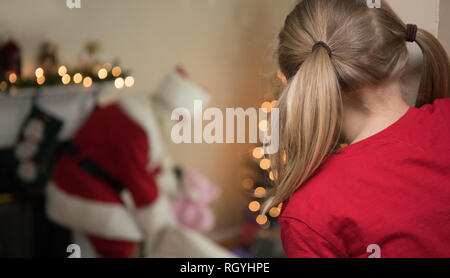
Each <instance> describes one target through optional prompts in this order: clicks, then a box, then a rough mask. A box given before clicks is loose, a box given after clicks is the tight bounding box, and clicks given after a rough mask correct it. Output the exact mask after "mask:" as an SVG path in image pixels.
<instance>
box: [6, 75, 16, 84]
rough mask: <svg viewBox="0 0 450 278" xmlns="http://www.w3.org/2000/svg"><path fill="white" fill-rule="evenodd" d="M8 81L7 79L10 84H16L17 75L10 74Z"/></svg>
mask: <svg viewBox="0 0 450 278" xmlns="http://www.w3.org/2000/svg"><path fill="white" fill-rule="evenodd" d="M8 79H9V82H10V83H12V84H14V83H16V81H17V74H15V73H14V72H12V73H10V74H9V78H8Z"/></svg>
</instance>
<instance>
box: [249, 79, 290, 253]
mask: <svg viewBox="0 0 450 278" xmlns="http://www.w3.org/2000/svg"><path fill="white" fill-rule="evenodd" d="M277 83H278V84H279V85H281V86H279V87H280V88H283V87H284V86H285V85H286V79H285V78H284V76H283V75H282V74H281V73H278V75H277ZM278 91H281V90H278ZM276 104H277V101H276V100H275V95H274V94H267V95H266V96H265V102H264V103H263V104H262V105H261V108H263V109H265V111H266V113H267V114H268V116H269V117H270V114H271V112H272V109H273V108H275V107H276ZM268 123H269V121H267V120H261V121H260V123H259V129H260V130H261V131H263V132H265V131H267V130H268V129H269V124H268ZM246 164H247V167H248V168H249V169H250V171H251V174H250V175H249V176H248V177H246V178H245V179H243V180H242V187H244V189H245V190H246V191H248V192H249V195H250V200H249V204H248V210H247V212H246V217H245V224H244V225H243V227H242V231H241V244H242V246H244V247H245V249H246V251H247V252H248V255H249V256H253V257H282V256H283V255H284V252H283V249H282V245H281V240H280V234H279V233H280V229H279V225H278V221H277V220H278V217H279V216H280V213H281V207H282V204H279V205H277V206H274V207H271V208H270V209H268V213H266V214H263V213H262V209H263V204H264V201H265V200H266V198H267V193H268V192H270V190H271V189H272V188H273V186H274V183H273V181H274V176H273V175H274V174H273V172H272V171H271V162H270V159H269V158H268V157H267V156H265V155H264V154H263V148H262V147H253V148H252V149H251V150H250V153H249V158H248V160H247V163H246Z"/></svg>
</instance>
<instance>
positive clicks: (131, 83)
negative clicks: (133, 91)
mask: <svg viewBox="0 0 450 278" xmlns="http://www.w3.org/2000/svg"><path fill="white" fill-rule="evenodd" d="M125 86H127V87H128V88H131V87H133V86H134V78H133V76H128V77H127V78H125Z"/></svg>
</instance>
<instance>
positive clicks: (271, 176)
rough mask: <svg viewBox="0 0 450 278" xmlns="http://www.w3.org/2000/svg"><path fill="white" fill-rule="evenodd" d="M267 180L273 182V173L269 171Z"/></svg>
mask: <svg viewBox="0 0 450 278" xmlns="http://www.w3.org/2000/svg"><path fill="white" fill-rule="evenodd" d="M269 179H270V180H271V181H274V180H275V176H274V175H273V172H272V171H270V173H269Z"/></svg>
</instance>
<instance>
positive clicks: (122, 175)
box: [47, 97, 168, 257]
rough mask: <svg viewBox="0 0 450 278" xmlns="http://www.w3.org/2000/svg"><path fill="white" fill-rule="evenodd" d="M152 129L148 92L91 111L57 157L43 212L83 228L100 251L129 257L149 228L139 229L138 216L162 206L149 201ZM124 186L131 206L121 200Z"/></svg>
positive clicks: (156, 160) (154, 162)
mask: <svg viewBox="0 0 450 278" xmlns="http://www.w3.org/2000/svg"><path fill="white" fill-rule="evenodd" d="M156 129H157V125H156V122H155V119H154V117H153V115H152V112H151V110H150V103H149V98H148V97H142V98H138V97H133V98H127V99H123V100H121V101H120V102H119V103H118V104H113V105H110V106H107V107H104V108H98V109H97V110H96V111H94V112H93V114H92V115H91V116H90V117H89V118H88V120H87V121H86V123H85V124H84V125H83V126H82V128H81V129H80V131H79V132H78V133H77V135H76V137H75V138H74V140H73V144H72V146H70V148H69V149H68V151H66V152H65V153H63V155H62V156H61V158H60V160H59V162H58V163H57V166H56V169H55V172H54V176H53V182H52V183H51V184H50V186H49V188H48V192H49V193H50V194H48V196H49V201H48V206H47V208H48V209H47V211H48V214H49V215H50V217H51V218H52V219H53V220H55V221H57V222H59V223H61V224H65V226H69V227H72V228H73V229H75V230H79V231H83V232H85V233H87V234H88V235H89V239H90V241H91V243H92V244H93V245H94V247H95V249H96V251H97V252H98V253H99V254H100V255H101V256H104V257H131V256H132V254H133V250H134V249H135V245H136V243H137V242H140V241H141V240H143V235H142V232H141V231H144V232H147V233H149V232H151V231H152V230H154V229H152V227H149V229H148V231H145V230H146V227H145V225H146V223H139V219H145V220H146V221H148V222H150V221H151V219H156V218H155V214H156V213H158V212H157V211H158V210H160V209H161V208H160V206H164V205H163V204H156V206H155V201H156V200H157V199H158V186H157V178H158V176H159V175H160V174H161V173H160V172H161V168H160V159H161V157H160V154H161V146H158V145H159V142H161V139H160V138H156V137H157V134H155V133H156V132H155V130H156ZM152 130H153V131H152ZM90 165H94V166H90ZM99 169H100V170H99ZM99 172H100V173H99ZM102 172H103V173H104V174H105V176H106V177H104V178H102V177H101V173H102ZM121 187H123V188H121ZM125 192H129V193H130V194H131V196H132V200H133V203H134V206H135V208H136V209H133V208H130V207H129V206H133V205H132V204H126V203H125V201H124V197H123V195H124V194H126V193H125ZM167 209H168V207H167ZM136 220H137V221H136ZM145 220H144V221H145ZM153 225H155V223H153ZM139 226H140V227H139ZM152 236H155V237H156V236H157V235H152Z"/></svg>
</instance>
